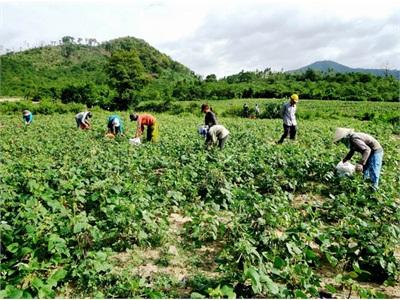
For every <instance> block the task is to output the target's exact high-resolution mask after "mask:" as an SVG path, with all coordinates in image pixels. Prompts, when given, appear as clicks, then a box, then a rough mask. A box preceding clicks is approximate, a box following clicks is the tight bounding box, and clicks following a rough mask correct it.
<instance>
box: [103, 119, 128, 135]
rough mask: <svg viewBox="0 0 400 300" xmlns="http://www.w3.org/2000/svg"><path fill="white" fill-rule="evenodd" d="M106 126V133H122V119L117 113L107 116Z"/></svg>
mask: <svg viewBox="0 0 400 300" xmlns="http://www.w3.org/2000/svg"><path fill="white" fill-rule="evenodd" d="M107 128H108V132H107V133H112V134H113V135H117V134H120V135H123V131H124V128H123V125H122V121H121V119H120V117H119V116H118V115H112V116H110V117H108V120H107Z"/></svg>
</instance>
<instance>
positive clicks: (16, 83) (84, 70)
mask: <svg viewBox="0 0 400 300" xmlns="http://www.w3.org/2000/svg"><path fill="white" fill-rule="evenodd" d="M115 50H126V51H130V50H135V51H136V52H137V54H138V56H139V58H140V60H141V62H142V64H143V66H144V67H145V70H146V72H148V73H149V74H150V75H151V76H152V77H153V78H160V77H163V76H168V77H170V78H172V79H181V78H194V73H193V72H192V71H191V70H190V69H188V68H187V67H185V66H183V65H182V64H180V63H178V62H176V61H174V60H172V59H171V58H170V57H168V56H167V55H166V54H163V53H161V52H159V51H158V50H157V49H155V48H153V47H152V46H150V45H149V44H148V43H146V42H145V41H143V40H140V39H136V38H133V37H125V38H119V39H115V40H111V41H108V42H105V43H102V44H100V45H98V46H88V45H80V44H75V43H69V44H63V45H59V46H47V47H41V48H34V49H29V50H26V51H23V52H19V53H9V54H6V55H2V56H0V59H1V86H0V95H1V96H24V95H27V94H29V93H33V92H35V91H36V90H38V89H46V90H48V89H50V90H51V89H60V88H63V87H65V86H67V85H74V84H84V83H93V84H97V85H99V84H105V83H107V79H108V78H107V74H106V72H105V66H106V64H107V62H108V58H109V57H110V56H111V53H112V52H113V51H115Z"/></svg>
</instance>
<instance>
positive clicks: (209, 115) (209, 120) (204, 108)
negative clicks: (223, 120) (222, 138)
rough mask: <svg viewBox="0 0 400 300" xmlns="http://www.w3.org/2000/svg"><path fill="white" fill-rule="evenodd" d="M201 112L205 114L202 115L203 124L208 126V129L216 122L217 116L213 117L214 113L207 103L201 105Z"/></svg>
mask: <svg viewBox="0 0 400 300" xmlns="http://www.w3.org/2000/svg"><path fill="white" fill-rule="evenodd" d="M201 112H203V113H205V114H206V115H205V117H204V125H206V126H208V128H209V129H210V128H211V127H212V126H214V125H217V124H218V121H217V118H216V117H215V114H214V113H213V112H212V111H211V109H210V106H209V105H208V104H202V105H201Z"/></svg>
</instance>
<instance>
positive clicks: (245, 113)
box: [243, 103, 250, 118]
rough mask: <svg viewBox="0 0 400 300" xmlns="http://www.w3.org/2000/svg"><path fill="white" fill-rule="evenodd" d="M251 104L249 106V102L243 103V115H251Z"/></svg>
mask: <svg viewBox="0 0 400 300" xmlns="http://www.w3.org/2000/svg"><path fill="white" fill-rule="evenodd" d="M249 115H250V114H249V106H248V104H247V103H245V104H243V116H244V117H245V118H248V117H249Z"/></svg>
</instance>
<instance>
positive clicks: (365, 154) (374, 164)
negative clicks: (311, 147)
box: [333, 128, 383, 190]
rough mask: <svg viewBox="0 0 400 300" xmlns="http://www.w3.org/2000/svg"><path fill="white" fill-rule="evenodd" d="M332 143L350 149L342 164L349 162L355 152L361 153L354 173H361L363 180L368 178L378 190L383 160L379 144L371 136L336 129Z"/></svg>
mask: <svg viewBox="0 0 400 300" xmlns="http://www.w3.org/2000/svg"><path fill="white" fill-rule="evenodd" d="M333 142H334V143H335V144H336V143H338V142H342V143H343V144H345V145H346V146H347V148H349V149H350V151H349V152H348V153H347V155H346V156H345V158H343V163H345V162H346V161H348V160H350V159H351V158H352V157H353V155H354V153H355V152H359V153H361V159H360V160H359V162H358V164H357V165H356V171H358V172H363V174H364V178H365V179H367V178H370V179H371V182H372V186H373V188H374V189H375V190H376V189H378V185H379V177H380V173H381V168H382V160H383V148H382V146H381V145H380V144H379V142H378V141H377V140H376V139H375V138H374V137H372V136H371V135H369V134H366V133H362V132H354V130H353V129H351V128H336V131H335V136H334V138H333Z"/></svg>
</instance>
